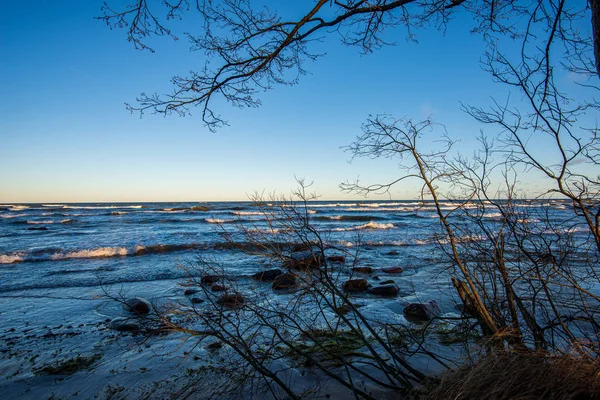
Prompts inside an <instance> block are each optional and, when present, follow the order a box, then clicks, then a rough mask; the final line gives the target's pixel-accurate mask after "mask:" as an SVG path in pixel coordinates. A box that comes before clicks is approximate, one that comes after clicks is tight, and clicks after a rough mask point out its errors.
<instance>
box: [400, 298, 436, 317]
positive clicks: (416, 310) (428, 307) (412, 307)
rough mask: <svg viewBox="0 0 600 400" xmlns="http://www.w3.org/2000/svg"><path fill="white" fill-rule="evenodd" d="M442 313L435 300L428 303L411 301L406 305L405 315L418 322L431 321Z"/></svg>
mask: <svg viewBox="0 0 600 400" xmlns="http://www.w3.org/2000/svg"><path fill="white" fill-rule="evenodd" d="M439 313H440V307H439V306H438V305H437V303H436V302H435V301H434V300H430V301H428V302H426V303H410V304H409V305H407V306H406V307H404V316H405V317H406V318H407V319H412V320H415V321H417V322H424V321H429V320H430V319H432V318H433V317H436V316H437V315H438V314H439Z"/></svg>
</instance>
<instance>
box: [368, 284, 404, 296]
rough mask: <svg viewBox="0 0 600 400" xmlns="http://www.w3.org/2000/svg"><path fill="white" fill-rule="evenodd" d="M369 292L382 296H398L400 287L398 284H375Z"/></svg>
mask: <svg viewBox="0 0 600 400" xmlns="http://www.w3.org/2000/svg"><path fill="white" fill-rule="evenodd" d="M367 293H369V294H374V295H375V296H381V297H396V296H398V293H400V289H399V288H398V285H395V284H394V285H380V286H375V287H372V288H371V289H369V291H368V292H367Z"/></svg>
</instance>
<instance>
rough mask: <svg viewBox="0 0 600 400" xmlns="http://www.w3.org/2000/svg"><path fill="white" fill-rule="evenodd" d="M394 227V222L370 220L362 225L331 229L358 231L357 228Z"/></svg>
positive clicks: (336, 230)
mask: <svg viewBox="0 0 600 400" xmlns="http://www.w3.org/2000/svg"><path fill="white" fill-rule="evenodd" d="M395 227H396V225H394V224H380V223H377V222H373V221H371V222H367V223H366V224H363V225H357V226H350V227H347V228H334V229H332V231H335V232H345V231H358V230H363V229H392V228H395Z"/></svg>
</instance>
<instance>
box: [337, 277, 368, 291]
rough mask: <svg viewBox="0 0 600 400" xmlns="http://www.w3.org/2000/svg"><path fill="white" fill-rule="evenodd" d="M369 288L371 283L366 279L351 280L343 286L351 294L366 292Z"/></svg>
mask: <svg viewBox="0 0 600 400" xmlns="http://www.w3.org/2000/svg"><path fill="white" fill-rule="evenodd" d="M368 288H369V282H367V280H366V279H350V280H348V281H346V282H344V283H343V284H342V289H344V291H346V292H350V293H357V292H365V291H366V290H367V289H368Z"/></svg>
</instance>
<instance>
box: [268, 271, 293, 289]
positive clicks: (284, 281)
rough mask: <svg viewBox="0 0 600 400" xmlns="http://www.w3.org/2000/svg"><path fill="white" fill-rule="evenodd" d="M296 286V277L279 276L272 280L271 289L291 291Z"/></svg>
mask: <svg viewBox="0 0 600 400" xmlns="http://www.w3.org/2000/svg"><path fill="white" fill-rule="evenodd" d="M295 286H296V275H292V274H281V275H279V276H278V277H276V278H275V279H274V280H273V289H275V290H281V289H291V288H293V287H295Z"/></svg>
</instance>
